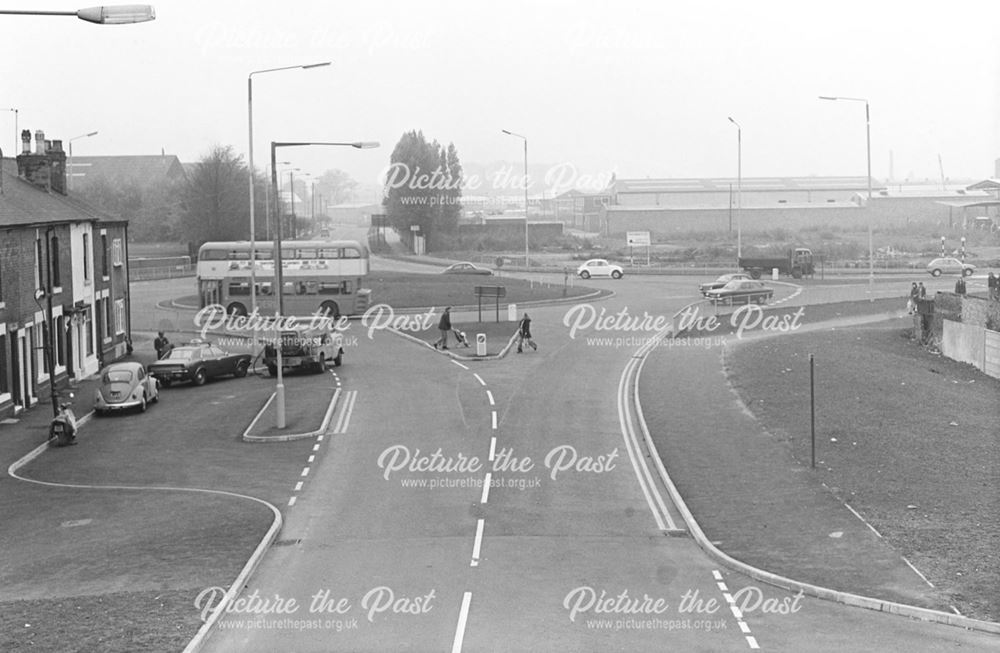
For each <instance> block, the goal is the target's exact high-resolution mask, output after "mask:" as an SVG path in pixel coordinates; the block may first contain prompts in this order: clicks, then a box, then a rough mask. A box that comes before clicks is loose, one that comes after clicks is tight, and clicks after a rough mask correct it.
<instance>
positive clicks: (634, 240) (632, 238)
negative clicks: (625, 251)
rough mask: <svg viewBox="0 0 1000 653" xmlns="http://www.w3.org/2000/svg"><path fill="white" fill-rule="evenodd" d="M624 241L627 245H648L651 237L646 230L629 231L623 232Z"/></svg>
mask: <svg viewBox="0 0 1000 653" xmlns="http://www.w3.org/2000/svg"><path fill="white" fill-rule="evenodd" d="M625 243H626V244H627V245H628V246H629V247H649V246H650V245H651V244H652V239H651V238H650V237H649V232H648V231H629V232H626V233H625Z"/></svg>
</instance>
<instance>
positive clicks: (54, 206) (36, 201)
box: [0, 159, 124, 228]
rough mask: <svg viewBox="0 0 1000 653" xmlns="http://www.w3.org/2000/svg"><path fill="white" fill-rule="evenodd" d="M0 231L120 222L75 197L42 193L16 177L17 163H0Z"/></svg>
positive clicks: (11, 160)
mask: <svg viewBox="0 0 1000 653" xmlns="http://www.w3.org/2000/svg"><path fill="white" fill-rule="evenodd" d="M0 178H2V181H3V183H2V186H3V192H2V193H0V228H4V227H11V226H27V225H33V224H52V223H61V222H83V221H91V220H92V221H98V222H124V220H120V219H118V218H115V217H114V216H111V215H109V214H107V213H104V212H102V211H100V210H99V209H97V208H96V207H94V206H91V205H90V204H87V203H86V202H83V201H81V200H79V199H77V198H75V197H69V196H66V195H60V194H59V193H50V192H46V191H44V190H42V189H40V188H38V187H37V186H35V185H34V184H31V183H29V182H27V181H25V180H24V179H21V178H20V177H18V176H17V162H16V161H14V160H13V159H3V161H2V162H0Z"/></svg>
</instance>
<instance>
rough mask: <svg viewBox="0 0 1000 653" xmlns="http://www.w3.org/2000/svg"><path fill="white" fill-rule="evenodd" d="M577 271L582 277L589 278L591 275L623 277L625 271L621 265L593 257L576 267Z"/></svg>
mask: <svg viewBox="0 0 1000 653" xmlns="http://www.w3.org/2000/svg"><path fill="white" fill-rule="evenodd" d="M576 273H577V275H578V276H579V277H580V278H582V279H589V278H591V277H611V278H612V279H621V278H622V275H623V274H625V271H624V270H623V269H622V267H621V266H620V265H615V264H614V263H611V262H609V261H607V260H605V259H603V258H592V259H590V260H589V261H586V262H584V263H583V264H582V265H580V267H578V268H577V269H576Z"/></svg>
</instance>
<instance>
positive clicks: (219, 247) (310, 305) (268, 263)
mask: <svg viewBox="0 0 1000 653" xmlns="http://www.w3.org/2000/svg"><path fill="white" fill-rule="evenodd" d="M254 249H255V250H256V251H255V253H254V256H253V257H251V255H250V242H249V241H233V242H209V243H205V244H204V245H202V246H201V248H200V249H199V250H198V265H197V276H198V295H199V297H200V301H201V307H202V308H204V307H206V306H210V305H212V304H221V305H222V306H224V307H225V308H226V312H227V313H230V314H235V315H247V314H248V313H249V312H250V310H251V306H252V301H251V296H250V286H251V276H250V266H251V264H253V265H255V266H256V267H255V270H254V273H253V279H254V282H255V283H256V297H257V311H258V312H259V313H260V314H262V315H268V314H270V315H273V314H274V313H275V311H277V309H278V301H277V300H278V298H277V295H276V288H275V287H274V284H275V282H274V243H273V242H268V241H264V242H257V243H255V244H254ZM281 258H282V261H281V263H282V265H281V268H282V281H283V285H284V288H283V289H282V292H283V294H284V309H285V310H284V313H285V315H296V316H299V315H301V316H306V315H314V314H316V312H317V311H319V312H320V313H324V314H326V315H328V316H330V317H334V318H337V317H340V316H341V315H355V314H360V313H364V312H365V311H366V310H367V309H368V303H369V299H370V297H371V290H368V289H366V288H363V287H362V286H363V284H364V281H365V278H366V277H367V276H368V265H369V261H368V248H367V247H365V246H364V245H362V244H361V243H359V242H357V241H354V240H286V241H282V243H281Z"/></svg>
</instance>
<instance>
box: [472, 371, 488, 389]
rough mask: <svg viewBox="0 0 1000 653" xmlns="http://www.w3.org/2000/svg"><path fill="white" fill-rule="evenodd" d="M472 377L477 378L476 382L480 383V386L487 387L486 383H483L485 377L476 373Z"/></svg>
mask: <svg viewBox="0 0 1000 653" xmlns="http://www.w3.org/2000/svg"><path fill="white" fill-rule="evenodd" d="M472 376H474V377H476V381H479V385H481V386H483V387H486V381H483V377H481V376H479V375H478V374H476V373H475V372H473V373H472Z"/></svg>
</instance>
